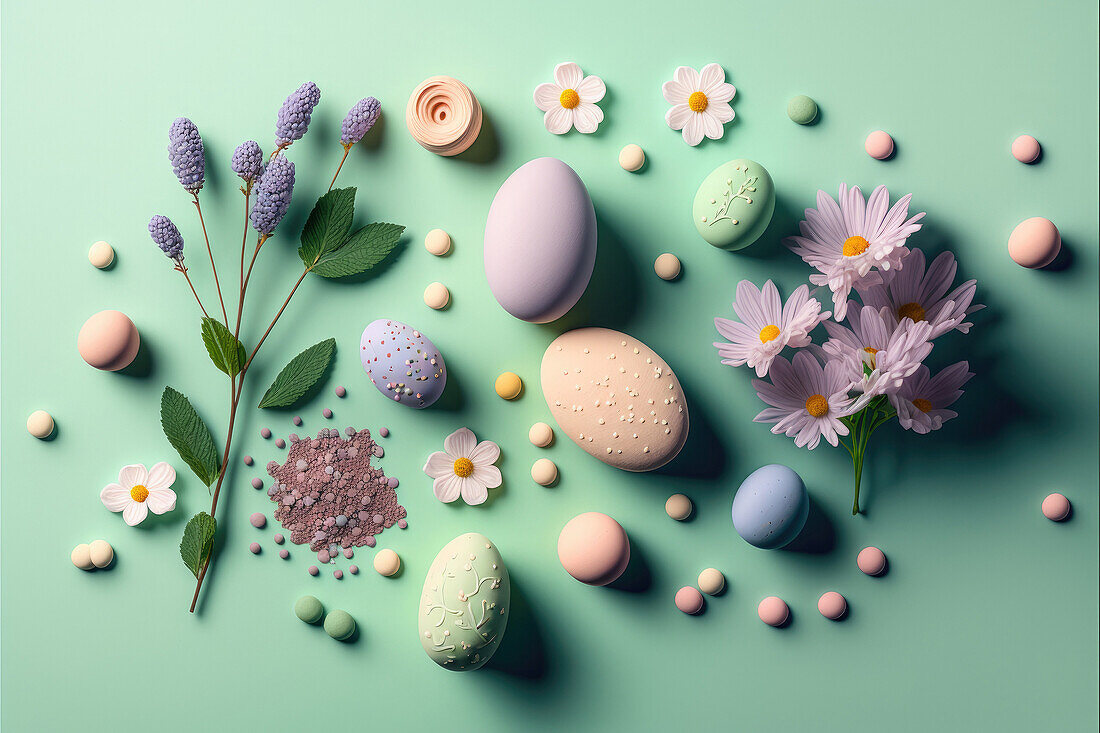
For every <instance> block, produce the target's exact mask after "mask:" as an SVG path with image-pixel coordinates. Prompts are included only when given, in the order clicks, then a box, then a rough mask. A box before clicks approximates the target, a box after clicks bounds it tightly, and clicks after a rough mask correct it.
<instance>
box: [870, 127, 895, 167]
mask: <svg viewBox="0 0 1100 733" xmlns="http://www.w3.org/2000/svg"><path fill="white" fill-rule="evenodd" d="M863 149H864V150H866V151H867V154H868V155H870V156H871V157H872V158H874V159H875V160H886V159H887V158H889V157H890V156H891V155H893V154H894V138H892V137H890V133H888V132H885V131H883V130H875V131H874V132H872V133H871V134H870V135H868V136H867V139H866V140H864V141H863Z"/></svg>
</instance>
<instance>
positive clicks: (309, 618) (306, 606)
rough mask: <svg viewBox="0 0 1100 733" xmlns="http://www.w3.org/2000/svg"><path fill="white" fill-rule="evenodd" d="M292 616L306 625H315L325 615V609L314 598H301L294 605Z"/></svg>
mask: <svg viewBox="0 0 1100 733" xmlns="http://www.w3.org/2000/svg"><path fill="white" fill-rule="evenodd" d="M294 615H295V616H297V617H298V618H300V619H302V620H303V621H305V622H306V623H307V624H315V623H317V622H318V621H320V620H321V617H322V616H324V615H325V607H324V606H322V605H321V602H320V601H319V600H317V598H316V596H302V597H301V598H299V599H298V600H297V601H296V602H295V603H294Z"/></svg>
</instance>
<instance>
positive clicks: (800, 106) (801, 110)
mask: <svg viewBox="0 0 1100 733" xmlns="http://www.w3.org/2000/svg"><path fill="white" fill-rule="evenodd" d="M787 116H788V117H790V118H791V120H792V121H794V122H797V123H798V124H800V125H808V124H810V123H811V122H813V121H814V120H816V119H817V102H815V101H814V100H812V99H810V98H809V97H807V96H806V95H805V94H799V95H798V96H797V97H791V101H789V102H787Z"/></svg>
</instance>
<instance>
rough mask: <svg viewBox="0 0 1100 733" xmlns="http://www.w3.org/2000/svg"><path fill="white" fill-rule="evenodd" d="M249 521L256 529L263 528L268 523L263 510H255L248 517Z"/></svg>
mask: <svg viewBox="0 0 1100 733" xmlns="http://www.w3.org/2000/svg"><path fill="white" fill-rule="evenodd" d="M248 521H249V522H250V523H251V524H252V526H253V527H255V528H256V529H262V528H263V527H264V526H265V525H266V524H267V517H266V516H264V515H263V513H262V512H255V513H253V515H252V516H251V517H249V518H248Z"/></svg>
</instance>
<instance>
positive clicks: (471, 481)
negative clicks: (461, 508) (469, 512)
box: [461, 476, 489, 506]
mask: <svg viewBox="0 0 1100 733" xmlns="http://www.w3.org/2000/svg"><path fill="white" fill-rule="evenodd" d="M461 492H462V501H464V502H466V503H467V504H469V505H470V506H477V505H478V504H484V503H485V500H486V499H488V498H489V490H488V489H486V488H485V485H484V484H482V483H480V482H478V480H477V479H476V478H474V476H471V477H470V478H464V479H462V489H461Z"/></svg>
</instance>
